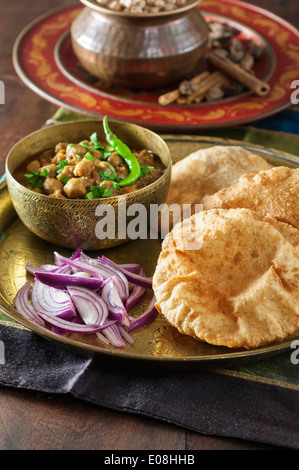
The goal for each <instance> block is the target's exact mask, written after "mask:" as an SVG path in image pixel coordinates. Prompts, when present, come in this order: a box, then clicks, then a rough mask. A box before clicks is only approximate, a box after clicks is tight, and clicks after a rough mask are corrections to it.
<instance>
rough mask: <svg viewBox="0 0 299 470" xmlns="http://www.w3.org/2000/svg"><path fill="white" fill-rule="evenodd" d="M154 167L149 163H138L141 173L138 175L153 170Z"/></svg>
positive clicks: (143, 174)
mask: <svg viewBox="0 0 299 470" xmlns="http://www.w3.org/2000/svg"><path fill="white" fill-rule="evenodd" d="M154 169H155V168H154V167H153V166H149V165H142V163H140V171H141V175H140V176H145V175H147V174H148V173H149V172H150V171H154Z"/></svg>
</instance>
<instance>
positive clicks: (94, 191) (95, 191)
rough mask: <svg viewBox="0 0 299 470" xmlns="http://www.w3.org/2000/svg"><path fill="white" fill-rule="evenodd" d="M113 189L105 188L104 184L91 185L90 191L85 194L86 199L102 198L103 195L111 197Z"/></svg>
mask: <svg viewBox="0 0 299 470" xmlns="http://www.w3.org/2000/svg"><path fill="white" fill-rule="evenodd" d="M111 194H112V189H105V186H104V185H103V184H100V185H98V186H91V187H90V188H89V190H88V193H87V194H86V195H85V199H100V198H102V197H110V196H111Z"/></svg>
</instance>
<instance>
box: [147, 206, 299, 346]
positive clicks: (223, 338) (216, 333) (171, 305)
mask: <svg viewBox="0 0 299 470" xmlns="http://www.w3.org/2000/svg"><path fill="white" fill-rule="evenodd" d="M272 222H273V223H272ZM296 245H298V234H297V229H294V228H293V227H291V226H289V225H288V224H285V223H283V222H277V221H276V220H275V219H274V220H273V219H271V218H270V217H269V218H268V219H267V220H266V219H263V218H262V217H260V216H258V215H257V214H256V213H254V212H252V211H251V210H249V209H243V208H240V209H228V210H226V209H212V210H208V211H203V212H201V213H197V214H194V215H193V216H191V217H190V218H188V219H185V220H184V221H183V222H181V223H178V224H176V226H175V227H174V228H173V230H172V231H171V232H170V233H169V234H168V235H167V236H166V237H165V239H164V241H163V243H162V250H161V253H160V256H159V260H158V263H157V267H156V270H155V273H154V276H153V288H154V292H155V296H156V301H157V302H156V308H157V310H158V311H159V312H160V313H161V314H162V315H163V316H164V317H165V318H166V319H167V320H168V322H169V323H170V324H171V325H173V326H174V327H175V328H177V329H178V330H179V331H180V332H181V333H183V334H186V335H190V336H192V337H194V338H196V339H198V340H201V341H205V342H208V343H210V344H213V345H219V346H226V347H229V348H245V349H253V348H256V347H260V346H264V345H267V344H270V343H271V342H273V341H281V340H283V339H284V338H286V337H288V336H289V335H291V334H293V333H294V332H295V331H296V329H297V328H298V327H299V252H298V250H297V249H296ZM190 248H191V249H190Z"/></svg>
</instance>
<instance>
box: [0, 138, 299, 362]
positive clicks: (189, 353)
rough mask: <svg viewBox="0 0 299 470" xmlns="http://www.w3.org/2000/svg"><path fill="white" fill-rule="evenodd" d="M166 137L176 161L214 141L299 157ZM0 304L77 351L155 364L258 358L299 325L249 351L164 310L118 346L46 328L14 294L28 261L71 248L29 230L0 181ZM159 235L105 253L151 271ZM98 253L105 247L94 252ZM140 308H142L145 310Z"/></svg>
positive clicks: (285, 159) (285, 161) (284, 158)
mask: <svg viewBox="0 0 299 470" xmlns="http://www.w3.org/2000/svg"><path fill="white" fill-rule="evenodd" d="M163 137H164V139H165V140H166V142H167V143H168V145H169V147H170V150H171V154H172V158H173V161H174V162H175V161H177V160H179V159H181V158H183V157H185V156H187V155H188V154H189V153H191V152H193V151H195V150H197V149H199V148H207V147H211V146H213V145H240V146H242V147H245V148H246V149H248V150H252V151H253V152H256V153H258V154H259V155H261V156H262V157H264V158H266V159H267V160H268V161H269V162H270V163H272V164H273V165H275V166H279V165H284V166H289V167H292V168H296V167H298V166H299V158H298V157H296V156H293V155H290V154H288V153H284V152H281V151H277V150H273V149H267V148H265V147H260V146H257V145H253V144H249V143H247V144H244V142H238V141H232V140H224V139H220V138H211V137H196V136H176V135H174V136H170V135H168V136H163ZM0 214H1V215H0V232H1V234H2V235H1V243H0V310H1V311H2V312H3V313H4V314H6V315H7V316H8V317H10V319H11V320H13V321H14V322H17V323H14V324H15V326H17V327H22V328H28V329H29V330H32V331H34V332H35V333H37V334H39V335H41V336H43V337H44V338H45V339H46V340H49V341H52V342H55V343H57V344H58V345H60V346H62V347H66V348H70V349H72V350H75V351H79V352H80V353H82V354H86V355H88V356H93V357H99V358H100V359H101V360H103V359H113V360H115V359H121V360H126V361H127V360H129V361H131V362H132V361H133V362H134V364H136V365H147V366H154V367H173V366H174V367H179V368H183V367H214V366H217V367H218V366H220V365H221V366H224V365H225V366H228V365H236V364H241V363H246V362H250V361H256V360H259V359H263V358H265V357H270V356H273V355H276V354H279V353H281V352H284V351H286V350H288V349H290V345H291V343H292V341H293V340H295V339H298V338H299V331H297V333H296V334H295V335H293V336H292V337H290V338H287V339H286V340H284V341H282V342H281V343H273V344H271V345H269V346H267V347H261V348H257V349H253V350H250V351H247V350H243V349H229V348H225V347H218V346H212V345H209V344H207V343H204V342H201V341H196V340H195V339H193V338H191V337H188V336H185V335H182V334H180V333H178V332H177V331H176V329H174V328H173V327H172V326H170V325H169V324H168V323H167V322H166V320H164V319H163V318H162V317H161V316H158V317H157V319H156V320H155V321H154V322H153V323H151V324H150V325H149V326H147V327H145V328H143V329H140V330H137V331H135V332H133V333H132V336H133V337H134V340H135V345H134V346H133V347H131V346H129V345H127V346H126V348H124V349H121V350H119V349H114V348H111V347H108V346H106V345H103V344H102V343H101V342H100V340H99V339H98V338H97V337H96V336H95V335H78V334H76V335H75V334H72V335H69V336H59V335H56V334H54V333H52V332H50V331H45V330H44V329H41V328H39V327H38V326H35V325H33V324H31V323H30V322H28V321H27V320H25V319H23V318H22V316H21V315H20V314H18V313H17V312H16V310H15V309H14V308H13V306H12V305H13V299H14V297H15V294H16V292H17V290H18V289H19V288H20V287H21V286H22V285H23V284H24V283H25V282H26V280H27V279H28V278H29V279H30V278H31V279H32V276H30V275H28V274H27V273H26V269H25V265H26V263H32V264H34V265H37V266H39V265H41V264H43V263H51V262H53V252H54V251H58V252H60V253H62V254H64V255H67V256H69V255H70V254H71V251H68V250H65V249H62V248H60V247H55V246H53V245H51V244H49V243H47V242H45V241H43V240H41V239H39V238H38V237H37V236H36V235H34V234H32V233H31V232H29V230H28V229H26V228H25V226H24V225H23V224H22V222H21V221H20V220H19V219H18V218H17V216H16V214H15V212H14V209H13V206H12V203H11V200H10V197H9V194H8V190H7V187H6V184H5V183H4V184H2V187H0ZM160 247H161V241H160V240H150V239H149V240H136V241H131V242H129V243H127V244H125V245H122V246H120V247H116V248H111V249H109V250H105V252H104V254H105V256H108V257H110V258H111V259H112V260H114V261H116V262H119V263H133V262H134V263H136V262H137V263H140V264H141V265H143V266H144V267H145V269H146V272H147V274H148V275H152V274H153V273H154V270H155V266H156V262H157V258H158V256H159V253H160ZM90 255H91V256H99V255H101V252H90ZM151 295H152V293H151V292H150V291H149V292H148V294H147V296H146V297H145V299H144V301H143V303H142V305H141V306H139V307H138V310H136V314H138V313H140V312H141V311H142V310H144V309H145V308H146V306H147V302H148V301H149V299H150V298H151ZM141 309H142V310H141Z"/></svg>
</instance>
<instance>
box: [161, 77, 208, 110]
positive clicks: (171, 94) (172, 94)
mask: <svg viewBox="0 0 299 470" xmlns="http://www.w3.org/2000/svg"><path fill="white" fill-rule="evenodd" d="M209 75H210V73H209V72H207V71H205V72H201V73H200V74H198V75H195V77H193V78H192V79H191V80H190V83H192V84H194V85H196V84H198V83H200V82H201V81H202V80H204V79H206V78H207V77H208V76H209ZM180 97H181V94H180V91H179V89H176V90H171V91H168V92H167V93H165V94H164V95H161V96H159V98H158V102H159V104H161V105H163V106H167V105H168V104H171V103H174V102H175V101H177V100H178V99H179V98H180Z"/></svg>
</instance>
